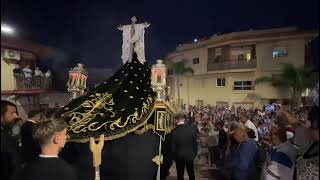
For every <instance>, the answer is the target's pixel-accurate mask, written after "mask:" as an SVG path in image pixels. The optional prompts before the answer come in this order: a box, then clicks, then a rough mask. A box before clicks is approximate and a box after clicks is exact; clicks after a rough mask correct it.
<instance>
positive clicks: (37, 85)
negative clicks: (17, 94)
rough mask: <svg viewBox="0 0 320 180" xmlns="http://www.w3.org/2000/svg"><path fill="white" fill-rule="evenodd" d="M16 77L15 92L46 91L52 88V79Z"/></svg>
mask: <svg viewBox="0 0 320 180" xmlns="http://www.w3.org/2000/svg"><path fill="white" fill-rule="evenodd" d="M14 76H15V78H14V79H15V85H16V86H15V90H46V89H50V87H51V82H52V80H51V77H43V76H32V77H25V76H24V75H17V74H16V75H14Z"/></svg>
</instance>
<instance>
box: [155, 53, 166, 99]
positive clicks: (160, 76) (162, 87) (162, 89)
mask: <svg viewBox="0 0 320 180" xmlns="http://www.w3.org/2000/svg"><path fill="white" fill-rule="evenodd" d="M156 62H157V63H156V64H154V65H152V69H151V85H152V89H153V91H155V92H156V93H157V101H165V97H166V78H167V69H166V66H165V65H164V64H163V61H162V60H160V59H159V60H157V61H156Z"/></svg>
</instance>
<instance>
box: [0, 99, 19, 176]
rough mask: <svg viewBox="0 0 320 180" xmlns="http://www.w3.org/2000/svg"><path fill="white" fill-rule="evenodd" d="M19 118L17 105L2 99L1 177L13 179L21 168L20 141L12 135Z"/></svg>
mask: <svg viewBox="0 0 320 180" xmlns="http://www.w3.org/2000/svg"><path fill="white" fill-rule="evenodd" d="M17 118H18V112H17V106H16V105H15V104H14V103H12V102H10V101H6V100H1V179H7V180H10V179H12V178H13V176H14V173H15V172H16V171H17V169H18V168H19V162H20V160H19V155H18V143H17V141H16V139H15V138H14V137H12V135H11V128H12V126H13V125H14V124H15V123H16V119H17Z"/></svg>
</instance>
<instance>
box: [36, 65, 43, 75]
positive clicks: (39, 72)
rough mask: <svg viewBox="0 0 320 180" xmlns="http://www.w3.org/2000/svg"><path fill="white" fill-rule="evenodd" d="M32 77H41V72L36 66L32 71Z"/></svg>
mask: <svg viewBox="0 0 320 180" xmlns="http://www.w3.org/2000/svg"><path fill="white" fill-rule="evenodd" d="M34 76H37V77H39V76H43V72H42V71H41V70H40V69H39V67H38V66H37V67H36V69H35V70H34Z"/></svg>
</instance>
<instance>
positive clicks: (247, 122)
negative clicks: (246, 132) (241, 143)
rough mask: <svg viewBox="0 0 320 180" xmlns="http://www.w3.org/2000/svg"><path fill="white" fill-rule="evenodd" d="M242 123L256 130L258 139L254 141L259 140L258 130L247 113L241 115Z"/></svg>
mask: <svg viewBox="0 0 320 180" xmlns="http://www.w3.org/2000/svg"><path fill="white" fill-rule="evenodd" d="M240 122H241V123H242V124H243V125H245V126H246V127H248V128H250V129H252V130H254V133H255V136H256V138H255V139H254V140H256V141H258V140H259V135H258V130H257V128H256V126H255V125H254V124H253V122H252V121H250V120H249V117H248V114H247V113H246V112H242V113H240Z"/></svg>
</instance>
